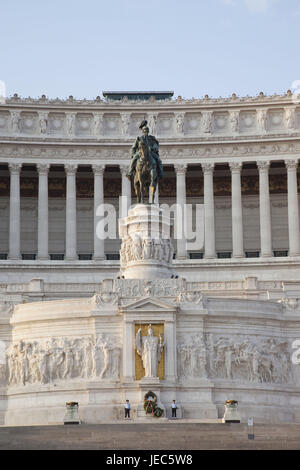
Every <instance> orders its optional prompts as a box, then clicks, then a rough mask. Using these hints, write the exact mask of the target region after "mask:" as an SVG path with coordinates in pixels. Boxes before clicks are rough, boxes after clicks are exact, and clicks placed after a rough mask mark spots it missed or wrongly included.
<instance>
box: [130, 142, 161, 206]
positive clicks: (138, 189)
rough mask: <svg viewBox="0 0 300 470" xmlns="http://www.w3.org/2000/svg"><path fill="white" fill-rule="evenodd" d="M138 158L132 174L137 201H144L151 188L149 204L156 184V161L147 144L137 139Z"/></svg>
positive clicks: (152, 202)
mask: <svg viewBox="0 0 300 470" xmlns="http://www.w3.org/2000/svg"><path fill="white" fill-rule="evenodd" d="M139 153H140V158H139V159H138V161H137V164H136V168H135V175H134V189H135V194H136V197H137V202H138V203H142V204H143V203H144V198H145V191H147V193H146V198H147V196H148V195H149V187H150V188H151V194H150V204H154V196H155V191H156V186H157V169H156V161H155V159H154V158H153V157H152V155H151V151H150V148H149V146H148V145H147V144H146V143H145V142H144V141H143V140H140V141H139Z"/></svg>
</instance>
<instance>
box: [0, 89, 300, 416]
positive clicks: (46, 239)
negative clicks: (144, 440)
mask: <svg viewBox="0 0 300 470" xmlns="http://www.w3.org/2000/svg"><path fill="white" fill-rule="evenodd" d="M299 113H300V107H299V106H298V105H297V104H295V103H294V102H293V97H292V95H291V93H290V92H288V93H287V94H285V95H283V96H271V97H268V96H264V95H263V94H260V95H259V96H258V97H254V98H249V97H247V98H239V97H236V96H235V95H233V96H232V97H231V98H228V99H218V100H214V99H209V98H208V97H205V98H204V99H202V100H183V99H181V98H180V97H178V98H177V99H176V100H165V101H161V102H159V101H157V102H155V100H149V102H142V101H136V102H130V103H129V102H128V101H126V100H123V101H121V102H108V101H104V100H101V99H99V98H97V99H96V100H93V101H92V100H91V101H88V100H85V101H77V100H74V99H73V98H72V97H70V98H69V99H68V100H66V101H60V100H48V99H47V98H45V97H42V98H41V99H38V100H33V99H29V98H28V99H20V98H19V97H18V96H14V97H12V98H10V99H7V101H6V102H5V103H1V104H0V191H1V188H2V186H1V185H2V184H3V183H2V180H1V177H2V176H3V177H9V179H10V189H9V194H4V195H3V196H1V195H0V216H1V221H2V222H1V223H0V254H6V255H7V256H5V257H4V256H3V258H6V259H0V423H7V424H24V423H28V424H38V423H40V424H45V423H55V422H61V419H62V416H63V413H64V404H65V402H66V401H70V400H74V401H79V403H80V412H81V419H82V420H83V421H84V422H101V421H105V420H109V421H111V420H114V419H117V417H118V416H120V414H119V411H120V406H121V405H122V403H123V402H124V399H125V397H126V398H127V397H128V398H129V399H130V402H131V403H132V407H133V414H134V413H135V411H136V409H137V407H138V405H139V404H140V403H141V401H142V398H143V394H144V393H145V392H147V391H148V390H149V384H147V381H146V383H145V382H143V381H142V380H141V381H138V380H136V377H135V349H134V343H135V327H136V326H138V325H140V324H142V325H144V324H147V325H149V324H152V325H156V324H159V325H163V331H164V341H165V346H164V350H163V358H164V378H163V379H161V380H160V381H159V382H156V383H155V384H152V387H151V388H153V387H154V388H155V390H154V391H155V393H157V395H158V398H159V400H160V403H162V405H163V406H164V407H166V408H167V407H168V406H169V404H170V403H171V401H172V400H173V399H176V401H177V402H178V403H179V404H180V406H181V407H182V410H183V411H184V416H185V417H186V418H198V419H202V418H212V419H216V418H217V417H222V415H223V411H224V402H225V400H227V399H237V400H238V401H239V403H240V414H241V418H242V421H243V420H244V421H245V420H246V419H247V417H248V416H254V417H255V419H256V420H260V421H269V422H270V421H271V422H272V421H273V422H276V421H277V422H278V421H294V422H299V421H300V414H299V405H300V392H299V390H300V388H299V386H300V383H299V381H300V372H299V370H300V369H299V365H297V364H293V362H292V356H293V354H294V352H295V349H293V343H294V341H295V340H297V339H300V321H299V318H300V279H299V278H300V275H299V273H300V246H299V243H300V236H299V201H298V188H297V167H298V159H299V154H300V142H299V138H300V120H299ZM145 116H146V117H147V119H148V120H149V125H150V128H151V132H152V133H153V134H155V135H156V136H157V137H158V139H159V142H160V155H161V158H162V160H163V163H164V165H165V166H166V168H167V172H168V168H170V167H172V169H173V171H174V174H175V179H176V195H175V198H173V197H166V196H164V197H160V196H159V202H161V203H166V204H173V203H174V202H177V203H178V204H179V205H181V206H184V204H185V203H186V202H190V203H198V204H203V205H204V215H203V217H204V218H203V223H202V225H201V227H202V228H201V230H203V243H202V245H201V247H200V248H198V249H197V250H196V251H201V253H202V254H203V259H197V258H195V259H190V258H189V256H190V254H191V253H193V251H195V250H193V249H190V247H189V244H188V243H186V241H187V240H184V239H183V240H179V241H178V242H177V244H172V242H170V241H168V240H166V239H165V240H164V241H163V242H162V241H161V240H160V243H158V242H153V241H151V240H150V241H149V240H148V238H147V236H145V234H144V233H142V232H140V233H139V232H138V233H134V232H136V231H133V232H132V233H129V231H128V230H127V229H128V227H127V228H126V226H125V229H124V230H125V232H126V233H123V234H122V231H121V230H120V234H121V235H120V236H123V244H122V245H121V242H120V240H119V239H118V238H117V239H116V240H105V242H104V241H103V240H99V239H97V237H96V236H95V233H94V232H95V231H94V226H95V223H96V216H95V207H97V205H99V204H100V203H101V202H103V201H104V200H105V202H110V203H112V204H113V205H116V200H115V199H109V198H107V197H104V196H105V195H104V177H105V175H104V173H105V171H106V169H107V168H109V167H115V168H116V166H118V168H119V173H120V181H121V185H120V187H121V193H120V195H124V196H127V197H128V202H130V199H131V197H132V195H131V189H130V184H129V181H128V179H127V178H126V169H127V166H128V163H129V149H130V145H131V144H132V142H133V139H134V138H135V137H136V135H137V134H138V132H139V130H138V124H139V122H140V120H141V119H143V118H144V117H145ZM224 165H227V170H226V171H227V174H229V175H230V182H231V196H228V195H227V196H226V195H218V196H216V195H215V194H214V179H215V177H216V176H218V175H223V173H224V172H225V170H224V168H225V167H224ZM249 165H250V166H249ZM251 165H254V166H255V169H253V166H252V167H251ZM26 166H30V167H31V168H33V167H34V168H35V171H36V172H37V175H38V181H39V187H38V194H37V197H24V196H22V195H21V192H20V181H21V177H22V170H23V169H24V168H25V167H26ZM57 166H60V167H61V168H63V175H64V176H63V177H64V178H66V197H65V198H59V197H58V198H49V197H48V183H49V181H50V180H49V174H50V172H51V171H53V168H54V169H55V168H56V167H57ZM80 166H85V167H89V169H90V178H92V179H93V183H94V188H95V192H94V197H93V198H86V199H78V198H77V197H76V179H78V178H80V174H79V169H80ZM243 171H244V176H246V177H247V176H248V175H249V178H250V177H251V176H252V174H254V172H256V173H257V176H258V185H257V190H256V193H255V194H251V195H244V194H243V195H242V189H241V186H242V172H243ZM224 175H225V173H224ZM274 175H277V176H278V178H282V179H285V181H286V192H284V193H282V192H280V191H279V192H278V193H276V191H275V192H274V191H273V192H272V193H271V192H270V186H269V179H270V178H271V177H273V176H274ZM193 176H194V177H196V178H197V177H199V178H200V176H201V178H202V179H203V196H198V195H197V194H194V195H193V196H188V190H189V188H188V187H187V184H188V183H187V182H188V178H189V177H193ZM158 192H159V190H158ZM1 194H2V193H1ZM132 201H133V198H132ZM128 205H129V204H128ZM118 215H119V216H121V217H125V216H126V215H127V208H126V210H125V213H123V214H118ZM189 217H191V216H189ZM201 220H202V219H201ZM160 236H161V234H160ZM138 237H139V238H138ZM159 239H160V237H157V241H158V240H159ZM173 246H174V249H175V259H174V261H173V266H172V257H173ZM119 249H121V252H120V258H121V259H120V261H119V260H117V259H116V260H113V259H106V256H107V254H108V253H114V254H116V253H118V251H119ZM228 252H230V255H231V258H219V257H218V255H219V254H220V253H228ZM252 252H253V253H257V257H253V258H249V257H246V253H252ZM23 253H29V254H34V255H35V259H32V260H30V259H22V254H23ZM51 253H62V254H63V255H64V259H62V260H55V259H49V255H50V254H51ZM84 253H89V254H90V255H91V259H88V260H84V259H78V254H84ZM150 261H151V262H150ZM150 267H151V269H150ZM148 268H149V270H148V273H149V275H148V276H147V279H143V278H142V277H143V276H142V274H141V272H142V270H143V269H148ZM173 269H174V271H173ZM173 273H174V275H175V274H176V276H179V277H178V278H177V279H175V278H174V275H173ZM122 276H124V277H125V278H122ZM171 276H173V278H172V279H171ZM117 277H119V279H117Z"/></svg>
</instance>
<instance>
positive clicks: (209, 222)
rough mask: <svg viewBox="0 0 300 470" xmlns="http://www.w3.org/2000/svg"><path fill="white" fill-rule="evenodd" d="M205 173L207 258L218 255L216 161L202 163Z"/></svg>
mask: <svg viewBox="0 0 300 470" xmlns="http://www.w3.org/2000/svg"><path fill="white" fill-rule="evenodd" d="M202 170H203V175H204V247H205V253H204V257H205V258H215V257H216V235H215V203H214V182H213V171H214V163H202Z"/></svg>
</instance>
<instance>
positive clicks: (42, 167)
mask: <svg viewBox="0 0 300 470" xmlns="http://www.w3.org/2000/svg"><path fill="white" fill-rule="evenodd" d="M49 168H50V164H49V163H37V165H36V169H37V172H38V174H39V175H48V173H49Z"/></svg>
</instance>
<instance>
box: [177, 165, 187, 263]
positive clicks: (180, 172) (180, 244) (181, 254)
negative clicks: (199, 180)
mask: <svg viewBox="0 0 300 470" xmlns="http://www.w3.org/2000/svg"><path fill="white" fill-rule="evenodd" d="M174 168H175V172H176V204H177V213H176V219H177V220H176V229H177V240H176V242H177V255H176V258H177V259H186V258H187V242H186V238H185V235H186V221H185V217H186V210H185V205H186V186H185V174H186V169H187V165H186V164H176V165H174Z"/></svg>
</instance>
